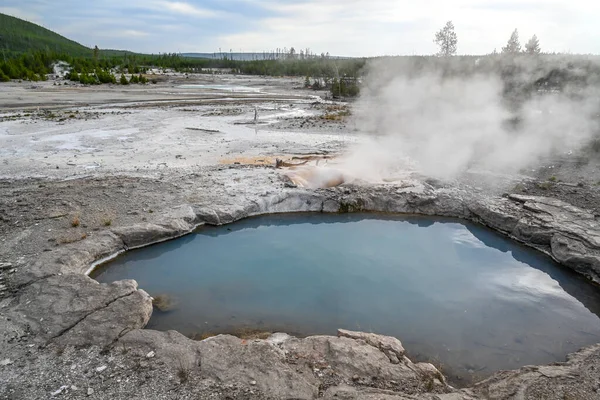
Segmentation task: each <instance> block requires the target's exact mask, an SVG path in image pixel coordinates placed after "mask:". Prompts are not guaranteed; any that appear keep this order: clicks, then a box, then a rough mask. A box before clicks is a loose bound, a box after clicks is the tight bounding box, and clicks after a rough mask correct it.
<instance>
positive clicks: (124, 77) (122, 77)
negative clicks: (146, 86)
mask: <svg viewBox="0 0 600 400" xmlns="http://www.w3.org/2000/svg"><path fill="white" fill-rule="evenodd" d="M119 83H120V84H121V85H129V81H128V80H127V77H126V76H125V75H124V74H121V78H120V79H119Z"/></svg>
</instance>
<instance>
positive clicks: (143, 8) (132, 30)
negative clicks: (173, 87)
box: [0, 0, 600, 56]
mask: <svg viewBox="0 0 600 400" xmlns="http://www.w3.org/2000/svg"><path fill="white" fill-rule="evenodd" d="M0 12H2V13H6V14H9V15H14V16H17V17H20V18H23V19H26V20H29V21H32V22H35V23H38V24H40V25H42V26H44V27H46V28H49V29H51V30H53V31H56V32H58V33H60V34H61V35H63V36H66V37H68V38H70V39H73V40H75V41H77V42H79V43H81V44H84V45H86V46H90V47H93V46H94V45H98V47H100V48H111V49H127V50H133V51H137V52H146V53H158V52H215V51H218V49H219V48H222V49H223V51H229V49H233V51H234V52H238V51H240V50H241V51H244V52H250V51H257V52H262V51H265V50H271V49H275V48H277V47H280V48H283V47H287V48H290V47H295V48H296V49H297V50H299V49H301V48H307V47H308V48H310V49H311V50H312V51H313V52H315V53H321V52H329V53H331V54H332V55H340V56H377V55H396V54H431V53H434V52H435V51H436V47H435V44H434V43H433V35H434V33H435V31H436V30H438V29H439V28H441V27H442V26H443V25H444V24H445V22H446V21H448V20H452V21H453V22H454V25H455V26H456V33H457V34H458V52H459V54H486V53H490V52H491V51H493V50H494V48H497V49H498V50H500V48H501V47H502V46H503V45H505V44H506V41H507V40H508V38H509V36H510V33H511V32H512V31H513V30H514V29H515V28H518V29H519V34H520V37H521V43H524V42H525V41H526V40H527V39H528V38H529V37H531V36H532V35H533V34H537V36H538V38H539V40H540V44H541V47H542V50H544V51H557V52H571V53H600V40H599V39H600V2H599V1H592V0H489V1H486V0H419V1H414V0H413V1H409V0H279V1H276V0H182V1H170V0H145V1H140V0H93V1H81V0H77V1H75V0H0Z"/></svg>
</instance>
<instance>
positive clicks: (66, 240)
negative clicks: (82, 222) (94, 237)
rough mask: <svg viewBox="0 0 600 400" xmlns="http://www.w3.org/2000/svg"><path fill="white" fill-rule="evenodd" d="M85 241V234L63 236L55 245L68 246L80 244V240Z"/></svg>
mask: <svg viewBox="0 0 600 400" xmlns="http://www.w3.org/2000/svg"><path fill="white" fill-rule="evenodd" d="M85 239H87V233H82V234H81V236H78V235H76V236H63V237H60V238H58V239H57V240H56V243H58V244H69V243H75V242H80V241H82V240H85Z"/></svg>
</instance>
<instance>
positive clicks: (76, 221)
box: [71, 215, 81, 228]
mask: <svg viewBox="0 0 600 400" xmlns="http://www.w3.org/2000/svg"><path fill="white" fill-rule="evenodd" d="M80 224H81V221H80V220H79V215H75V216H74V217H73V218H72V219H71V226H72V227H73V228H77V227H78V226H79V225H80Z"/></svg>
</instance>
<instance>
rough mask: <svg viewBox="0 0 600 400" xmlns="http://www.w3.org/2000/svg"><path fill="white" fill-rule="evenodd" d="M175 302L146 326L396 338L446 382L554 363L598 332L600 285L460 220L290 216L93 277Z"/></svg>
mask: <svg viewBox="0 0 600 400" xmlns="http://www.w3.org/2000/svg"><path fill="white" fill-rule="evenodd" d="M94 277H95V278H96V279H97V280H99V281H100V282H112V281H115V280H119V279H135V280H137V281H138V283H139V286H140V287H141V288H143V289H144V290H146V291H147V292H148V293H150V294H151V295H153V296H158V295H168V296H170V297H171V299H172V300H173V301H174V302H175V303H176V304H175V307H174V309H173V310H171V311H168V312H161V311H159V310H156V309H155V311H154V313H153V316H152V319H151V320H150V324H149V328H153V329H159V330H168V329H176V330H178V331H180V332H182V333H183V334H186V335H190V336H200V335H202V334H216V333H230V332H234V333H235V332H236V331H238V330H241V329H257V330H262V331H270V332H273V331H284V332H288V333H292V334H297V335H310V334H332V335H335V333H336V329H337V328H345V329H352V330H361V331H368V332H376V333H381V334H385V335H391V336H396V337H398V338H399V339H400V340H401V341H402V343H403V344H404V346H405V347H406V348H407V350H408V353H409V355H410V356H411V357H413V358H415V359H416V360H428V361H436V362H441V363H442V364H443V365H444V368H445V371H446V372H447V373H449V374H450V375H452V376H451V379H452V378H453V377H454V378H455V380H460V379H463V380H470V379H473V377H484V376H486V375H489V374H490V373H492V372H495V371H497V370H499V369H512V368H518V367H521V366H523V365H529V364H540V363H548V362H553V361H563V360H564V358H565V356H566V355H567V354H568V353H569V352H573V351H575V350H577V349H579V348H580V347H582V346H585V345H589V344H592V343H596V342H599V341H600V318H598V315H597V314H598V313H599V312H600V289H598V288H597V287H596V286H593V285H591V284H590V283H588V282H587V281H585V280H584V279H583V278H581V277H579V276H577V275H575V274H574V273H572V272H571V271H570V270H567V269H565V268H563V267H561V266H559V265H556V264H555V263H554V262H552V260H550V259H549V258H547V257H545V256H543V255H542V254H540V253H538V252H536V251H534V250H531V249H528V248H524V247H522V246H520V245H518V244H516V243H513V242H511V241H510V240H508V239H505V238H503V237H501V236H500V235H498V234H496V233H494V232H492V231H490V230H487V229H485V228H482V227H479V226H476V225H473V224H470V223H465V222H459V221H456V220H439V219H437V220H436V219H430V218H416V217H394V216H387V215H386V216H381V215H377V214H359V215H357V214H343V215H324V214H308V215H307V214H295V215H274V216H265V217H259V218H251V219H247V220H243V221H240V222H236V223H235V224H232V225H229V226H222V227H206V228H203V229H201V230H199V231H198V232H197V233H194V234H191V235H188V236H185V237H183V238H180V239H177V240H173V241H170V242H166V243H162V244H159V245H155V246H151V247H147V248H144V249H140V250H135V251H131V252H128V253H127V254H125V255H124V256H121V257H119V258H118V259H117V260H115V261H113V262H111V263H109V264H106V265H104V266H103V267H101V268H100V269H99V270H98V271H96V272H95V274H94Z"/></svg>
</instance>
